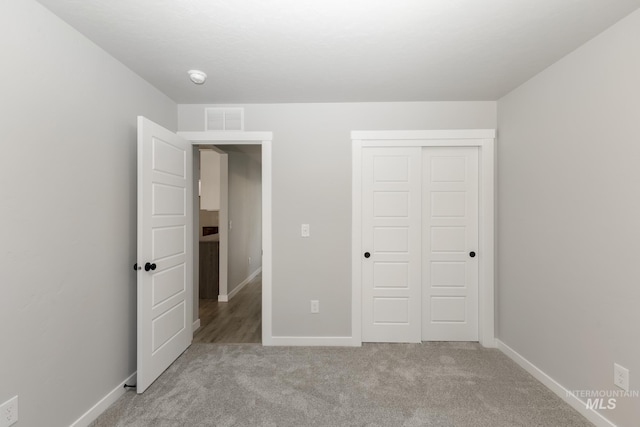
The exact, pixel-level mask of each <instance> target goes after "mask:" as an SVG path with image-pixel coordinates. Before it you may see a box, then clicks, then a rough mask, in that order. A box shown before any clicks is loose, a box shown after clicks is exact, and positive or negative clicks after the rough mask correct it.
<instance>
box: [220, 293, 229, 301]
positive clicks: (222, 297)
mask: <svg viewBox="0 0 640 427" xmlns="http://www.w3.org/2000/svg"><path fill="white" fill-rule="evenodd" d="M218 301H219V302H229V296H228V295H222V294H219V295H218Z"/></svg>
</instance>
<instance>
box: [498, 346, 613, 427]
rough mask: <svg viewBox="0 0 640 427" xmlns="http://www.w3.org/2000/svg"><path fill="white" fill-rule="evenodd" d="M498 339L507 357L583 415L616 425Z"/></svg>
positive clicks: (601, 424)
mask: <svg viewBox="0 0 640 427" xmlns="http://www.w3.org/2000/svg"><path fill="white" fill-rule="evenodd" d="M497 341H498V349H500V351H502V352H503V353H504V354H505V355H507V357H509V358H510V359H511V360H513V361H514V362H516V363H517V364H518V365H520V367H522V368H523V369H524V370H525V371H527V372H529V373H530V374H531V375H533V377H534V378H535V379H537V380H538V381H540V382H541V383H542V384H544V385H545V386H546V387H547V388H548V389H549V390H551V391H552V392H554V393H555V394H556V395H558V397H560V398H561V399H562V400H564V401H565V402H567V403H568V404H569V406H571V407H572V408H573V409H575V410H576V411H578V412H579V413H580V414H581V415H582V416H583V417H585V418H586V419H588V420H589V421H591V422H592V423H593V424H595V425H596V426H597V427H616V425H615V424H614V423H612V422H611V421H609V420H608V419H606V418H605V417H604V416H603V415H602V414H600V413H599V412H597V411H596V410H594V409H591V408H589V409H587V404H586V402H583V401H582V400H580V399H579V398H578V397H576V396H574V395H573V394H571V392H570V391H569V390H567V389H566V388H564V387H563V386H562V385H561V384H560V383H558V382H557V381H556V380H554V379H553V378H551V377H550V376H549V375H547V374H546V373H545V372H543V371H542V370H541V369H540V368H538V367H537V366H535V365H534V364H533V363H531V362H529V361H528V360H527V359H525V358H524V357H523V356H522V355H520V354H519V353H518V352H517V351H515V350H514V349H512V348H511V347H509V346H508V345H506V344H505V343H503V342H502V341H500V340H497Z"/></svg>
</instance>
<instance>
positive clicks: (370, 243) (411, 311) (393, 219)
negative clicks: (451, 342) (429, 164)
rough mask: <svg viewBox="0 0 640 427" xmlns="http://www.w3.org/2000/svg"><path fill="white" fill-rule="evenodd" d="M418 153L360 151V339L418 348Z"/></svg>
mask: <svg viewBox="0 0 640 427" xmlns="http://www.w3.org/2000/svg"><path fill="white" fill-rule="evenodd" d="M421 161H422V159H421V153H420V148H419V147H411V148H365V149H363V150H362V165H363V168H362V226H363V228H362V230H363V232H362V248H363V251H365V252H364V253H363V254H362V258H361V259H362V267H361V268H362V283H363V301H364V305H363V312H362V316H363V318H362V325H363V328H362V335H363V340H364V341H367V342H420V286H421V285H420V282H421V281H420V245H421V241H420V212H421V202H420V185H421V183H420V179H421V175H420V163H421Z"/></svg>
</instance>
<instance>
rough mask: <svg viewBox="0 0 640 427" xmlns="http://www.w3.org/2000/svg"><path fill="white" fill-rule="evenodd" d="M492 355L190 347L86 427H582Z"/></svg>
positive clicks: (460, 348)
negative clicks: (141, 390) (140, 390)
mask: <svg viewBox="0 0 640 427" xmlns="http://www.w3.org/2000/svg"><path fill="white" fill-rule="evenodd" d="M590 425H591V424H590V423H589V422H588V421H587V420H586V419H584V418H583V417H582V416H581V415H579V414H578V413H577V412H576V411H574V410H573V409H572V408H571V407H569V406H568V405H567V404H565V403H564V402H563V401H562V400H560V399H559V398H558V397H557V396H556V395H554V394H553V393H552V392H551V391H549V390H548V389H547V388H545V387H544V386H543V385H542V384H541V383H539V382H538V381H537V380H535V379H534V378H533V377H531V376H530V375H529V374H528V373H527V372H525V371H524V370H522V369H521V368H520V367H519V366H517V365H516V364H515V363H513V362H512V361H511V360H509V359H508V358H507V357H506V356H504V355H503V354H502V353H500V352H499V351H498V350H495V349H484V348H482V347H481V346H479V345H478V344H471V343H428V344H427V343H425V344H367V345H365V346H363V347H362V348H309V347H262V346H260V345H249V344H245V345H242V344H240V345H233V344H193V345H192V346H191V347H190V348H189V349H188V350H187V351H186V352H185V353H184V354H183V355H182V356H181V357H180V358H179V359H178V360H177V361H176V362H175V363H174V364H173V365H172V366H171V367H170V368H169V369H168V370H167V371H166V372H165V373H164V374H163V375H162V376H161V377H160V378H159V379H158V380H156V382H155V383H154V384H153V385H152V386H151V387H150V388H149V389H148V390H147V391H146V392H145V393H144V394H143V395H141V396H138V395H136V394H135V392H134V391H130V392H127V393H126V394H125V395H124V396H123V397H121V398H120V399H119V400H118V401H117V402H116V403H115V404H114V405H112V406H111V407H110V408H109V409H108V410H107V411H106V412H104V413H103V414H102V415H101V416H100V417H99V418H98V419H97V420H96V421H95V422H94V423H93V424H91V426H93V427H102V426H109V427H114V426H127V427H131V426H134V427H136V426H140V427H142V426H153V427H164V426H171V427H177V426H385V427H386V426H407V427H410V426H438V427H440V426H442V427H444V426H455V427H463V426H473V427H483V426H491V427H501V426H509V427H514V426H544V427H552V426H558V427H560V426H562V427H572V426H590Z"/></svg>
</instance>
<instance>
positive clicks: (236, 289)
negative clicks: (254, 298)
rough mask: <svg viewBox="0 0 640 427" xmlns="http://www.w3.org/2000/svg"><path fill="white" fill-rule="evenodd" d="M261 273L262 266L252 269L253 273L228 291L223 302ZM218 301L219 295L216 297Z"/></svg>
mask: <svg viewBox="0 0 640 427" xmlns="http://www.w3.org/2000/svg"><path fill="white" fill-rule="evenodd" d="M260 273H262V267H258V269H257V270H256V271H254V272H253V273H251V274H250V275H249V277H247V278H246V279H244V280H243V281H242V282H241V283H240V284H239V285H238V286H236V287H235V288H233V290H232V291H231V292H229V293H228V294H227V295H226V296H227V299H226V300H225V301H224V302H227V301H229V300H231V298H233V297H235V296H236V294H237V293H238V292H240V291H241V290H242V288H244V287H245V286H247V284H248V283H249V282H250V281H252V280H253V279H255V277H256V276H257V275H258V274H260ZM218 301H221V300H220V297H218Z"/></svg>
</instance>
